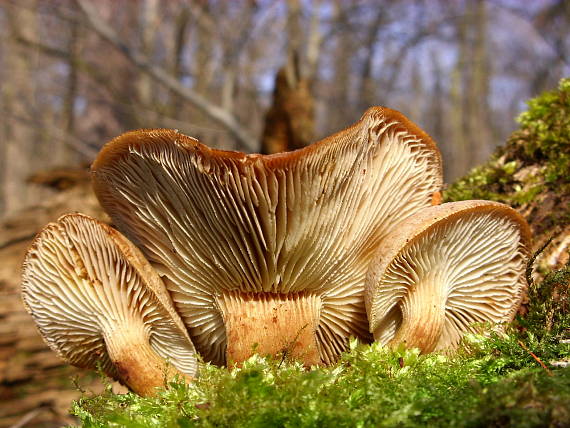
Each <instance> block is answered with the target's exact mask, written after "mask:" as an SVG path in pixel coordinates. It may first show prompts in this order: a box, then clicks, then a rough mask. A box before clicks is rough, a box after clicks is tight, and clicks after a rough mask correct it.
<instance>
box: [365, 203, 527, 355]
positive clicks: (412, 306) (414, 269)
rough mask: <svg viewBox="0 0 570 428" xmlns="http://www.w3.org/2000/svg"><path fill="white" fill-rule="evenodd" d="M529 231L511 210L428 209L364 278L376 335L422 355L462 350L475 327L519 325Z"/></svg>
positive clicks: (389, 243)
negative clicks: (515, 319)
mask: <svg viewBox="0 0 570 428" xmlns="http://www.w3.org/2000/svg"><path fill="white" fill-rule="evenodd" d="M529 248H530V229H529V226H528V224H527V223H526V221H525V220H524V218H523V217H522V216H521V215H520V214H518V213H517V212H516V211H515V210H513V209H512V208H510V207H508V206H507V205H503V204H499V203H496V202H490V201H462V202H451V203H446V204H443V205H439V206H434V207H429V208H426V209H424V210H422V211H420V212H419V213H417V214H415V215H414V216H412V217H410V218H409V219H408V220H406V222H405V223H403V224H402V225H401V226H400V227H399V228H398V230H397V231H395V232H393V233H392V234H391V235H390V236H388V237H387V238H386V239H385V240H384V241H383V242H382V244H381V245H380V246H379V247H378V249H377V253H376V254H377V256H376V257H375V258H374V260H373V261H372V263H371V264H370V270H369V272H368V275H367V279H366V288H365V299H366V310H367V313H368V318H369V320H370V331H371V332H372V333H373V334H374V338H375V339H376V340H378V341H380V342H382V343H389V344H398V343H401V342H405V343H407V344H408V345H409V346H413V347H419V348H420V349H422V351H424V352H430V351H432V350H440V349H446V348H450V347H453V346H455V345H457V344H458V343H459V341H460V339H461V337H462V335H463V334H464V333H465V332H468V331H474V328H473V326H472V324H473V323H481V322H493V323H504V322H509V321H511V320H512V319H513V317H514V315H515V313H516V310H517V308H518V307H519V304H520V300H521V297H522V293H523V291H524V290H525V288H526V279H525V275H524V272H525V266H526V258H527V257H528V251H529Z"/></svg>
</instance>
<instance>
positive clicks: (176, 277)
mask: <svg viewBox="0 0 570 428" xmlns="http://www.w3.org/2000/svg"><path fill="white" fill-rule="evenodd" d="M92 173H93V179H94V187H95V191H96V194H97V196H98V198H99V200H100V202H101V204H102V206H103V207H104V208H105V210H106V211H107V212H108V213H109V214H110V216H111V217H112V218H113V221H114V223H115V224H116V225H117V227H118V228H119V229H120V230H121V231H123V232H124V233H125V234H126V235H127V236H128V237H129V238H130V239H131V240H132V241H133V242H134V243H135V244H136V245H138V246H139V247H140V248H141V249H142V251H143V253H144V254H145V256H146V257H147V258H148V260H149V261H150V262H151V263H152V265H153V266H154V267H155V269H156V270H157V271H158V272H159V273H160V275H161V276H162V277H163V280H164V281H165V284H166V286H167V288H168V290H169V291H170V293H171V295H172V298H173V300H174V302H175V305H176V309H177V310H178V312H179V313H180V314H181V316H182V319H183V320H184V323H185V324H186V326H187V327H188V329H189V332H190V335H191V337H192V340H193V341H194V343H195V345H196V347H197V349H198V351H199V352H200V353H201V354H202V355H203V356H204V358H206V359H207V360H209V361H213V362H215V363H219V364H220V363H223V362H224V360H225V350H226V337H227V335H230V336H232V337H233V336H236V337H240V333H239V331H237V332H234V333H235V334H234V333H228V332H226V329H228V328H229V327H228V325H227V324H225V322H226V321H230V322H231V320H232V319H234V318H236V317H235V316H234V317H232V316H230V315H229V314H227V313H226V314H225V313H224V310H226V309H227V308H229V307H232V308H235V307H236V305H235V304H234V303H235V302H234V299H235V298H239V299H241V298H242V297H243V299H244V301H247V302H249V303H248V305H249V306H248V307H249V308H250V309H251V310H252V311H253V312H255V316H251V317H250V322H251V324H248V325H250V326H252V325H255V324H254V323H255V322H256V320H257V322H259V323H260V324H259V326H260V328H261V325H263V328H264V329H265V328H268V329H270V328H271V323H272V319H277V320H279V319H282V317H286V316H285V315H284V314H285V313H289V311H290V308H293V307H294V306H295V305H302V306H303V308H304V309H303V311H307V312H309V311H316V312H315V313H313V314H312V315H310V316H309V315H307V316H303V317H301V318H302V320H301V319H299V320H297V323H299V324H301V323H304V322H305V321H307V322H308V323H309V324H311V325H310V326H309V327H308V329H306V330H312V333H311V334H313V335H314V336H315V337H316V346H317V347H318V351H319V355H320V358H321V360H322V362H325V363H326V362H329V361H332V360H334V359H335V358H336V356H338V355H339V353H340V352H342V351H343V350H344V349H346V345H347V341H348V337H350V336H356V337H359V338H362V339H364V340H369V338H370V336H369V333H368V321H367V319H366V315H365V309H364V301H363V287H364V278H365V275H366V270H367V266H368V263H369V261H370V257H371V256H372V252H373V250H374V248H375V247H376V246H377V245H378V243H379V242H381V240H382V239H383V237H385V236H386V235H387V234H388V233H390V232H391V231H392V230H393V229H394V228H395V227H397V223H398V222H399V221H401V220H403V219H405V218H407V217H409V216H410V215H412V214H414V213H415V212H417V211H418V210H419V209H421V208H424V207H426V206H429V205H431V204H432V203H433V201H434V200H437V199H438V196H439V190H440V188H441V185H442V174H441V159H440V155H439V152H438V150H437V148H436V147H435V144H434V143H433V141H432V140H431V138H430V137H429V136H428V135H427V134H425V133H424V132H422V131H421V130H420V129H419V128H417V127H416V126H415V125H413V124H412V123H411V122H409V121H408V120H407V119H406V118H405V117H404V116H403V115H402V114H400V113H398V112H396V111H393V110H390V109H386V108H380V107H377V108H371V109H369V110H368V111H367V112H366V113H365V114H364V116H363V117H362V119H361V120H360V121H359V122H358V123H356V124H355V125H353V126H351V127H350V128H348V129H346V130H344V131H341V132H339V133H337V134H335V135H333V136H331V137H329V138H326V139H324V140H322V141H320V142H318V143H315V144H313V145H312V146H309V147H306V148H304V149H301V150H297V151H294V152H290V153H281V154H276V155H269V156H263V155H245V154H243V153H237V152H226V151H220V150H213V149H210V148H208V147H206V146H204V145H202V144H200V143H199V142H198V141H197V140H194V139H192V138H190V137H187V136H185V135H182V134H180V133H178V132H176V131H171V130H160V129H159V130H140V131H134V132H129V133H126V134H124V135H121V136H120V137H118V138H115V139H114V140H113V141H111V142H110V143H108V144H107V145H106V146H105V147H104V148H103V150H102V151H101V153H100V154H99V156H98V158H97V159H96V161H95V162H94V164H93V166H92ZM260 293H265V294H267V295H268V296H269V295H270V296H272V298H271V299H269V300H267V299H266V298H256V297H255V295H258V294H260ZM240 294H241V296H242V297H240ZM236 296H237V297H236ZM287 296H289V297H287ZM314 296H316V298H317V301H315V302H314V301H313V297H314ZM258 297H259V296H258ZM299 299H301V300H302V301H300V300H299ZM255 302H259V305H262V306H263V308H261V307H260V308H259V309H255V310H254V309H252V308H253V307H254V306H255V305H257V303H255ZM259 305H258V306H259ZM238 307H239V304H238ZM256 307H257V306H256ZM311 308H312V309H311ZM228 310H229V309H228ZM291 310H292V309H291ZM268 311H270V312H271V311H273V312H275V311H277V312H279V314H278V315H276V316H275V317H269V316H268V315H264V314H267V313H268ZM296 312H299V311H298V310H296ZM239 319H241V318H240V317H237V318H236V319H235V320H234V321H236V322H235V323H234V325H235V326H236V327H235V328H241V329H243V328H247V327H245V326H246V324H247V323H246V321H245V320H243V319H242V321H243V322H241V323H237V320H239ZM260 320H261V321H260ZM303 320H304V321H303ZM303 325H304V324H303ZM282 327H283V326H282ZM297 327H299V326H297ZM297 327H295V324H294V323H293V325H292V326H291V327H290V329H291V330H292V331H297V330H298V328H297ZM232 328H233V327H232ZM280 329H281V327H280ZM281 330H283V329H281ZM306 330H305V331H306ZM295 334H296V333H293V336H294V335H295ZM289 339H292V337H289V338H288V340H289ZM252 340H254V339H252ZM260 340H261V339H260ZM279 346H281V345H279ZM279 346H277V347H279ZM273 347H274V346H273V345H271V346H269V345H268V348H271V349H273Z"/></svg>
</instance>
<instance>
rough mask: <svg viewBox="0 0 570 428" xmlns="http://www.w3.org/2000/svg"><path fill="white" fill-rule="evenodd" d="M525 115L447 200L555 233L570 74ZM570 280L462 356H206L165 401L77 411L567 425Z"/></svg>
mask: <svg viewBox="0 0 570 428" xmlns="http://www.w3.org/2000/svg"><path fill="white" fill-rule="evenodd" d="M519 121H520V123H521V130H520V131H518V132H516V133H515V134H513V136H512V137H511V139H510V140H509V142H508V143H507V145H506V146H505V147H503V148H501V149H499V151H498V152H497V153H496V154H495V156H494V157H493V159H492V160H491V161H490V162H489V163H488V164H486V165H484V166H482V167H479V168H476V169H475V170H473V171H472V172H471V173H470V174H469V175H467V176H466V177H464V178H463V179H461V180H459V181H458V182H457V183H455V184H454V185H452V186H451V187H450V188H449V189H448V191H447V192H446V198H447V200H462V199H490V200H496V201H500V202H504V203H508V204H510V205H513V206H515V207H517V208H519V209H523V210H525V212H526V214H527V216H526V217H527V219H528V220H529V222H530V223H531V226H532V228H533V231H534V232H535V233H536V234H542V235H547V234H549V233H551V231H552V230H553V228H556V227H559V226H560V225H563V226H564V225H568V223H569V218H570V204H569V201H570V196H569V195H570V173H569V171H568V165H570V158H569V156H570V79H566V80H563V81H562V82H561V83H560V86H559V88H558V90H557V91H553V92H550V93H546V94H544V95H542V96H541V97H539V98H537V99H535V100H532V101H530V102H529V110H528V112H526V113H524V114H523V115H521V116H520V118H519ZM525 206H526V208H525ZM528 277H530V275H528ZM569 287H570V266H569V265H568V264H566V266H564V267H563V268H562V269H560V270H558V271H556V272H554V273H551V274H548V275H546V276H545V277H544V279H543V280H542V281H541V282H540V283H538V284H531V285H530V288H529V293H528V294H529V296H528V304H527V305H525V313H520V314H519V315H518V316H517V319H516V320H515V321H514V322H513V323H512V325H510V326H508V327H507V330H506V333H500V334H499V333H492V332H491V333H489V332H487V333H485V334H481V335H474V334H472V335H469V336H467V337H466V338H465V341H464V343H463V344H462V346H461V348H460V349H459V351H458V352H457V353H455V354H454V355H453V356H444V355H437V354H432V355H419V353H418V352H417V350H413V349H412V350H405V349H399V350H389V349H387V348H384V347H381V346H380V345H379V344H372V345H359V344H357V343H356V342H352V343H351V346H350V347H351V350H350V352H347V353H346V354H345V355H343V356H342V358H341V360H340V361H339V362H338V363H337V364H335V365H334V366H332V367H324V368H314V369H311V370H306V369H304V368H303V367H302V366H301V365H299V364H297V363H295V362H290V361H284V362H282V361H276V360H271V359H265V358H260V357H257V356H255V357H252V358H251V359H250V360H248V361H247V362H245V363H244V364H243V366H242V367H241V368H234V369H226V368H216V367H213V366H210V365H203V366H202V369H201V375H200V377H199V379H198V380H197V381H196V382H195V383H193V384H191V385H185V384H183V383H176V382H173V383H170V384H169V385H168V386H167V388H165V389H164V390H162V391H160V393H159V395H158V396H157V397H156V398H141V397H138V396H136V395H134V394H125V395H116V394H113V393H112V392H111V390H110V388H108V390H107V391H106V392H105V393H104V394H102V395H89V394H86V395H85V396H84V397H83V398H82V399H80V400H79V401H77V402H76V403H74V405H73V409H72V412H73V414H75V415H76V416H77V417H78V418H79V420H80V421H81V423H82V424H83V426H84V427H133V428H135V427H141V428H142V427H226V426H236V427H365V426H366V427H368V426H378V427H382V426H386V427H396V426H397V427H417V426H432V427H435V426H437V427H508V426H517V427H543V426H552V427H567V426H570V367H567V368H562V367H560V365H561V364H560V363H563V362H568V361H569V360H570V295H569V294H570V292H569ZM483 327H484V326H482V331H484V330H485V329H484V328H483Z"/></svg>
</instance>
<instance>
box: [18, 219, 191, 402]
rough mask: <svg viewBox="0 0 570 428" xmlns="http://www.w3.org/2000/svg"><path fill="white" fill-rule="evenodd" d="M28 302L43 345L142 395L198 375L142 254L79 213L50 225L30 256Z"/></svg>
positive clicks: (27, 261)
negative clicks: (177, 379)
mask: <svg viewBox="0 0 570 428" xmlns="http://www.w3.org/2000/svg"><path fill="white" fill-rule="evenodd" d="M22 295H23V299H24V304H25V306H26V308H27V309H28V311H29V312H30V314H31V315H32V316H33V318H34V320H35V322H36V325H37V327H38V329H39V331H40V333H41V335H42V336H43V338H44V340H45V341H46V343H47V344H48V345H49V347H50V348H52V349H53V350H54V351H56V352H57V353H58V354H59V355H60V356H61V357H62V358H63V359H65V360H66V361H68V362H70V363H71V364H73V365H75V366H78V367H82V368H89V369H95V368H97V367H100V368H101V369H102V370H103V371H104V372H105V373H106V374H107V375H109V376H111V377H113V378H115V379H117V380H119V381H121V382H122V383H124V384H126V385H127V386H129V387H130V388H131V389H132V390H133V391H135V392H137V393H139V394H141V395H151V394H153V393H154V391H155V387H157V386H162V385H164V382H165V380H166V379H170V378H172V377H173V376H175V375H179V376H180V377H181V378H187V379H191V378H192V377H194V376H195V374H196V369H197V361H196V352H195V349H194V346H193V344H192V342H191V340H190V338H189V336H188V333H187V332H186V329H185V327H184V325H183V323H182V320H181V319H180V317H179V316H178V314H177V313H176V311H175V310H174V307H173V305H172V301H171V299H170V296H169V295H168V291H167V290H166V288H165V287H164V284H163V283H162V280H161V279H160V277H159V276H158V275H157V274H156V272H154V271H153V269H152V268H151V266H150V265H149V264H148V262H147V261H146V260H145V259H144V257H143V255H142V254H141V253H140V251H139V250H138V249H137V248H136V247H134V246H133V245H132V244H131V243H130V242H129V241H128V240H127V239H126V238H124V237H123V236H122V235H121V234H119V233H118V232H117V231H116V230H114V229H112V228H111V227H109V226H107V225H105V224H103V223H101V222H99V221H97V220H95V219H92V218H90V217H87V216H85V215H81V214H69V215H65V216H63V217H61V218H60V219H59V220H58V221H57V222H55V223H50V224H48V225H47V226H46V227H45V228H44V229H43V230H42V231H41V232H40V233H39V234H38V236H37V237H36V238H35V240H34V242H33V244H32V246H31V248H30V249H29V250H28V253H27V254H26V259H25V262H24V268H23V277H22Z"/></svg>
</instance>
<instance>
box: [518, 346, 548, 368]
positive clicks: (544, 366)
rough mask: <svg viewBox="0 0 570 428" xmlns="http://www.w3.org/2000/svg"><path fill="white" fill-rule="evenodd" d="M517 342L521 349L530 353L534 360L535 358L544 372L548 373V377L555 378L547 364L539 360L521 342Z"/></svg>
mask: <svg viewBox="0 0 570 428" xmlns="http://www.w3.org/2000/svg"><path fill="white" fill-rule="evenodd" d="M517 342H518V343H519V345H520V346H521V348H523V349H524V350H525V351H526V352H528V353H529V354H530V356H531V357H532V358H534V359H535V360H536V361H537V362H538V364H540V366H541V367H542V368H543V369H544V370H546V373H548V376H553V374H552V370H550V369H549V368H548V367H546V364H544V363H543V362H542V360H541V359H540V358H538V357H537V356H536V355H535V354H534V353H533V352H532V351H531V350H530V349H528V347H527V346H526V345H525V344H524V343H523V342H522V341H521V340H517Z"/></svg>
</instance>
